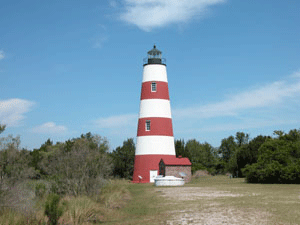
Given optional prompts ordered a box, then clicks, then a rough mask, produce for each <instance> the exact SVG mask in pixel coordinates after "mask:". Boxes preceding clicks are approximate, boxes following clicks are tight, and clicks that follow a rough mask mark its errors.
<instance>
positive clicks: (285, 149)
mask: <svg viewBox="0 0 300 225" xmlns="http://www.w3.org/2000/svg"><path fill="white" fill-rule="evenodd" d="M274 133H275V132H274ZM275 134H276V135H277V138H274V139H271V138H268V139H267V140H266V141H265V142H264V143H263V144H262V145H261V146H260V148H259V149H258V160H257V163H254V164H252V165H246V167H245V168H244V169H243V170H242V171H243V173H244V174H245V175H246V179H247V181H248V182H251V183H300V148H299V147H300V131H299V130H291V131H290V132H289V133H288V134H284V133H283V132H279V133H278V132H276V133H275ZM278 134H279V135H278Z"/></svg>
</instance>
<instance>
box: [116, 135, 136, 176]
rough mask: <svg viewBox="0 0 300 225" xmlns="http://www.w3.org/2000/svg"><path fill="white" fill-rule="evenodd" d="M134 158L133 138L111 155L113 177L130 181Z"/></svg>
mask: <svg viewBox="0 0 300 225" xmlns="http://www.w3.org/2000/svg"><path fill="white" fill-rule="evenodd" d="M134 156H135V144H134V141H133V138H129V139H127V140H126V141H124V142H123V146H121V147H117V148H116V149H115V150H114V151H113V152H112V153H111V157H112V159H113V175H114V176H115V177H120V178H126V179H132V176H133V167H134Z"/></svg>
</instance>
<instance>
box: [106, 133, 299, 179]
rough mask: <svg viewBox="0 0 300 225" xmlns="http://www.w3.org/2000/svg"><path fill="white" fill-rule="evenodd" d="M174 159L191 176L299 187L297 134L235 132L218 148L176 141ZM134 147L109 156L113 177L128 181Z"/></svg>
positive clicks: (129, 145) (130, 142)
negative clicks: (185, 163)
mask: <svg viewBox="0 0 300 225" xmlns="http://www.w3.org/2000/svg"><path fill="white" fill-rule="evenodd" d="M175 149H176V156H177V157H178V156H182V157H187V158H189V159H190V161H191V162H192V173H194V172H195V171H197V170H207V171H208V172H209V173H210V174H212V175H217V174H226V173H230V174H231V176H232V177H245V178H246V180H247V182H249V183H298V184H299V183H300V130H297V129H293V130H290V131H289V132H288V133H284V132H283V131H274V137H271V136H263V135H258V136H257V137H255V138H253V139H250V136H249V134H246V133H244V132H237V133H236V134H235V136H232V135H231V136H229V137H227V138H224V139H222V141H221V145H220V146H219V147H217V148H215V147H213V146H212V145H210V144H209V143H207V142H204V143H200V142H199V141H197V140H196V139H191V140H188V141H187V142H185V141H184V140H183V139H179V140H175ZM134 151H135V145H134V141H133V139H132V138H130V139H127V140H126V141H124V142H123V146H120V147H117V148H116V149H115V150H114V151H113V152H112V153H111V156H112V159H113V162H114V167H113V174H114V176H118V177H122V178H127V179H131V178H132V174H133V163H134Z"/></svg>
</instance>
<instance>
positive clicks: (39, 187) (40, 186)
mask: <svg viewBox="0 0 300 225" xmlns="http://www.w3.org/2000/svg"><path fill="white" fill-rule="evenodd" d="M45 193H46V185H45V184H44V183H37V184H36V185H35V195H36V196H38V197H44V195H45Z"/></svg>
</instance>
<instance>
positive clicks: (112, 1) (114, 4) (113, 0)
mask: <svg viewBox="0 0 300 225" xmlns="http://www.w3.org/2000/svg"><path fill="white" fill-rule="evenodd" d="M109 5H110V7H112V8H116V7H117V6H118V3H117V1H115V0H110V1H109Z"/></svg>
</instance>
